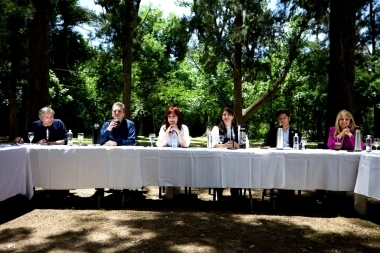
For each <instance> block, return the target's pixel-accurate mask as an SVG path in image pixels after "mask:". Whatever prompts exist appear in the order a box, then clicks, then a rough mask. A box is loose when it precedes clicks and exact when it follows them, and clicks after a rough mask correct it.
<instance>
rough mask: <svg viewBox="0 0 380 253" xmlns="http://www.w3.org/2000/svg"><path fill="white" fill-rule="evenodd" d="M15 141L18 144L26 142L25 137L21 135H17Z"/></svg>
mask: <svg viewBox="0 0 380 253" xmlns="http://www.w3.org/2000/svg"><path fill="white" fill-rule="evenodd" d="M13 142H14V143H18V144H24V139H23V138H21V137H16V138H15V140H14V141H13Z"/></svg>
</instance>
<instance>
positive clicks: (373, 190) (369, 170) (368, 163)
mask: <svg viewBox="0 0 380 253" xmlns="http://www.w3.org/2000/svg"><path fill="white" fill-rule="evenodd" d="M354 192H355V193H357V194H358V195H357V196H356V197H355V209H356V210H357V211H358V212H359V213H360V214H362V215H366V214H367V197H371V198H375V199H378V200H380V152H378V151H373V152H372V153H363V154H362V156H361V158H360V163H359V169H358V176H357V178H356V184H355V190H354Z"/></svg>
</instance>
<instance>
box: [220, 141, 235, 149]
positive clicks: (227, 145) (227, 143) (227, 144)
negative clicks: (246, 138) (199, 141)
mask: <svg viewBox="0 0 380 253" xmlns="http://www.w3.org/2000/svg"><path fill="white" fill-rule="evenodd" d="M222 145H223V146H222V147H223V148H239V143H236V142H233V141H228V142H226V143H224V144H222Z"/></svg>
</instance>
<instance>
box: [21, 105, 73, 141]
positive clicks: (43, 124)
mask: <svg viewBox="0 0 380 253" xmlns="http://www.w3.org/2000/svg"><path fill="white" fill-rule="evenodd" d="M54 114H55V112H54V110H53V109H51V108H50V107H43V108H41V109H40V111H39V112H38V117H39V118H40V120H37V121H34V122H32V124H31V125H30V126H29V127H28V129H27V130H26V131H25V134H24V139H23V138H20V137H16V139H15V141H14V142H15V143H24V140H28V132H34V138H33V140H32V142H33V143H38V144H43V143H47V144H56V145H64V144H65V142H66V137H67V136H66V135H67V130H66V126H65V124H64V123H63V122H62V121H61V120H59V119H54Z"/></svg>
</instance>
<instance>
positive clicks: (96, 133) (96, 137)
mask: <svg viewBox="0 0 380 253" xmlns="http://www.w3.org/2000/svg"><path fill="white" fill-rule="evenodd" d="M92 144H93V145H94V146H99V145H100V129H99V124H94V129H93V131H92Z"/></svg>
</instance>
